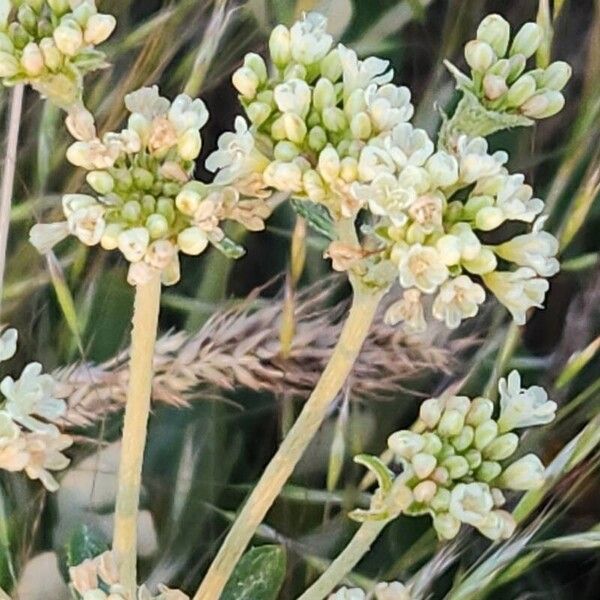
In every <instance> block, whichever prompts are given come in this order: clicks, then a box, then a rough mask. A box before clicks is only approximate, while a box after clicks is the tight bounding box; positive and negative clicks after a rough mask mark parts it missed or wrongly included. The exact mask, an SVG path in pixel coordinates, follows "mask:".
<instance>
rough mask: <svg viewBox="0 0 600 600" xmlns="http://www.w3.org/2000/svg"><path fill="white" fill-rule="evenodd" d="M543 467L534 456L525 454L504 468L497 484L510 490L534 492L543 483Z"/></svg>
mask: <svg viewBox="0 0 600 600" xmlns="http://www.w3.org/2000/svg"><path fill="white" fill-rule="evenodd" d="M544 471H545V470H544V465H543V464H542V462H541V461H540V459H539V458H538V457H537V456H536V455H535V454H527V455H526V456H523V457H522V458H520V459H519V460H517V461H516V462H514V463H512V464H511V465H509V466H508V467H506V469H505V471H504V473H502V477H501V478H500V480H499V483H500V484H501V485H502V487H507V488H510V489H512V490H522V491H524V490H534V489H537V488H539V487H540V486H541V485H542V484H543V483H544Z"/></svg>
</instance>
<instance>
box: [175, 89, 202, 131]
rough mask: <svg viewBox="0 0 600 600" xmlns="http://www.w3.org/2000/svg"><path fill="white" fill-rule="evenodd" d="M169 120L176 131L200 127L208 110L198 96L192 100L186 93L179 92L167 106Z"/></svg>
mask: <svg viewBox="0 0 600 600" xmlns="http://www.w3.org/2000/svg"><path fill="white" fill-rule="evenodd" d="M168 115H169V121H171V123H173V125H175V129H177V132H178V133H183V132H185V131H187V130H188V129H194V130H198V129H202V127H204V125H206V122H207V121H208V110H207V108H206V105H205V104H204V102H203V101H202V100H200V98H196V99H194V100H192V99H191V98H190V97H189V96H188V95H187V94H179V96H177V98H175V100H173V103H172V104H171V107H170V108H169V113H168Z"/></svg>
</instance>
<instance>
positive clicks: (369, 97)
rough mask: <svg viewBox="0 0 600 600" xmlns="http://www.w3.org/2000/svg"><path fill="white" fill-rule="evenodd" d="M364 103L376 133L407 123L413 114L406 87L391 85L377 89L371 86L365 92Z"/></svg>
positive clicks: (373, 85) (375, 85)
mask: <svg viewBox="0 0 600 600" xmlns="http://www.w3.org/2000/svg"><path fill="white" fill-rule="evenodd" d="M365 102H366V105H367V110H368V113H369V116H370V117H371V121H372V123H373V125H375V128H376V129H377V130H378V131H388V130H390V129H392V128H393V127H394V126H395V125H398V124H399V123H403V122H405V121H408V120H409V119H410V118H411V117H412V115H413V112H414V108H413V105H412V104H411V103H410V91H409V89H408V88H407V87H398V86H396V85H393V84H391V83H389V84H387V85H383V86H381V87H378V86H377V84H374V83H373V84H371V85H369V87H368V88H367V89H366V91H365Z"/></svg>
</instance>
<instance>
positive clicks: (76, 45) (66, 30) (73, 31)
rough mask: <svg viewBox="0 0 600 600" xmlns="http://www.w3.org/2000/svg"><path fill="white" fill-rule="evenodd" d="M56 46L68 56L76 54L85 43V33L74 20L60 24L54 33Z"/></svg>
mask: <svg viewBox="0 0 600 600" xmlns="http://www.w3.org/2000/svg"><path fill="white" fill-rule="evenodd" d="M52 37H53V38H54V42H55V44H56V47H57V48H58V49H59V50H60V51H61V52H62V53H63V54H66V55H67V56H75V54H77V52H78V51H79V50H80V48H81V46H82V45H83V34H82V33H81V29H80V28H79V26H78V25H77V23H75V22H74V21H67V22H66V23H64V24H61V25H59V26H58V27H57V28H56V29H55V30H54V33H53V34H52Z"/></svg>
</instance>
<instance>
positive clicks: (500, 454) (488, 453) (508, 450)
mask: <svg viewBox="0 0 600 600" xmlns="http://www.w3.org/2000/svg"><path fill="white" fill-rule="evenodd" d="M518 446H519V436H518V435H517V434H515V433H505V434H504V435H501V436H500V437H497V438H496V439H495V440H493V441H492V442H490V443H489V444H488V445H487V446H486V447H485V448H484V449H483V456H485V458H486V459H488V460H504V459H506V458H508V457H509V456H512V455H513V454H514V453H515V451H516V450H517V447H518Z"/></svg>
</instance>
